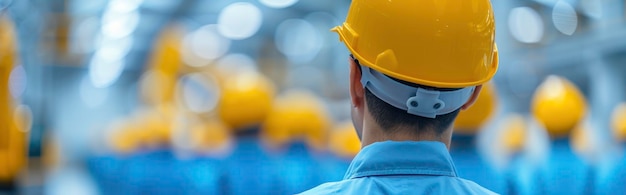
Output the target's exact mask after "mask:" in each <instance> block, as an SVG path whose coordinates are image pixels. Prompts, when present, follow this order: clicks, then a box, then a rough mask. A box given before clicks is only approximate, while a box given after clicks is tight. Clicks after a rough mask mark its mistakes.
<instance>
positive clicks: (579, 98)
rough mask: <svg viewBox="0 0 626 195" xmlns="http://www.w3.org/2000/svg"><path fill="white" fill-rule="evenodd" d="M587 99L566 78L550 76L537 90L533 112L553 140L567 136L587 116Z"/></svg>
mask: <svg viewBox="0 0 626 195" xmlns="http://www.w3.org/2000/svg"><path fill="white" fill-rule="evenodd" d="M586 109H587V107H586V103H585V97H584V96H583V94H582V93H581V92H580V91H579V90H578V88H577V87H576V86H575V85H574V84H573V83H571V82H570V81H568V80H567V79H565V78H562V77H559V76H554V75H551V76H548V78H546V80H545V81H544V82H543V83H542V84H541V85H540V86H539V88H537V90H536V91H535V94H534V97H533V100H532V112H533V114H534V115H535V117H536V118H537V120H538V121H539V122H540V123H541V124H543V125H544V127H545V128H546V130H547V131H548V133H549V134H550V136H551V137H552V138H558V137H564V136H567V135H568V134H569V133H570V131H571V130H572V129H573V128H574V127H576V125H577V124H578V123H579V122H580V121H581V119H582V118H583V117H584V116H585V112H586Z"/></svg>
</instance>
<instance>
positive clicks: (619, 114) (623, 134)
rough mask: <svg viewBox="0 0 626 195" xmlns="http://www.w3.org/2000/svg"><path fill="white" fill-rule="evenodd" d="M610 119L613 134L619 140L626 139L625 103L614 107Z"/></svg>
mask: <svg viewBox="0 0 626 195" xmlns="http://www.w3.org/2000/svg"><path fill="white" fill-rule="evenodd" d="M611 121H612V122H611V126H612V129H613V136H614V137H615V138H616V139H617V140H620V141H624V140H626V103H621V104H620V105H619V106H617V107H616V108H615V110H614V111H613V117H612V120H611Z"/></svg>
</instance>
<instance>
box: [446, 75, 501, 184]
mask: <svg viewBox="0 0 626 195" xmlns="http://www.w3.org/2000/svg"><path fill="white" fill-rule="evenodd" d="M493 88H494V87H493V86H492V84H490V83H487V84H485V85H483V88H482V91H481V92H480V94H479V95H478V99H477V100H476V102H475V103H474V105H472V107H470V108H469V109H467V110H464V111H462V112H461V113H459V116H458V117H457V118H456V120H455V122H454V131H455V134H454V136H452V144H451V146H450V155H451V156H452V159H454V162H456V163H457V166H456V169H457V171H458V174H459V176H460V177H462V178H465V179H469V180H471V181H474V182H476V183H477V184H479V185H481V186H484V187H486V188H487V189H490V190H493V191H494V192H497V193H504V185H505V184H504V180H505V179H504V178H503V177H502V175H501V174H498V173H497V172H496V170H495V169H493V167H492V166H490V164H489V163H488V162H487V161H485V159H484V157H483V156H482V155H481V154H480V153H479V152H478V148H477V146H476V139H477V132H478V131H480V130H481V129H482V128H483V127H484V125H485V123H487V122H488V121H489V120H490V118H491V117H492V115H493V113H494V112H495V109H496V106H497V105H496V104H497V103H496V97H495V96H496V94H495V91H494V89H493Z"/></svg>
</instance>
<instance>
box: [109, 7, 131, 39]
mask: <svg viewBox="0 0 626 195" xmlns="http://www.w3.org/2000/svg"><path fill="white" fill-rule="evenodd" d="M140 17H141V16H140V15H139V12H138V11H137V10H133V11H130V12H119V11H116V10H110V9H109V10H107V11H105V13H104V15H103V16H102V29H101V31H102V34H104V35H106V36H109V37H113V38H121V37H125V36H128V35H130V34H131V33H133V32H134V31H135V29H136V28H137V26H138V25H139V19H140Z"/></svg>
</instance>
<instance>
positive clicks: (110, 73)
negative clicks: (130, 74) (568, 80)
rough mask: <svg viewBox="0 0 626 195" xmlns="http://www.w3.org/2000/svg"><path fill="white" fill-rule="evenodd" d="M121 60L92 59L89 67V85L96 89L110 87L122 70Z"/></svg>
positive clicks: (122, 63)
mask: <svg viewBox="0 0 626 195" xmlns="http://www.w3.org/2000/svg"><path fill="white" fill-rule="evenodd" d="M124 65H125V63H124V61H123V60H120V59H118V60H108V59H101V58H94V59H93V60H92V61H91V63H90V65H89V78H90V80H91V83H92V84H93V85H94V86H95V87H98V88H104V87H108V86H110V85H112V84H113V83H114V82H115V81H116V80H117V79H118V78H119V77H120V75H121V74H122V71H123V70H124Z"/></svg>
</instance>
